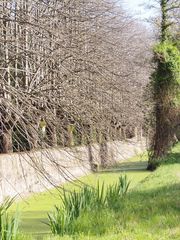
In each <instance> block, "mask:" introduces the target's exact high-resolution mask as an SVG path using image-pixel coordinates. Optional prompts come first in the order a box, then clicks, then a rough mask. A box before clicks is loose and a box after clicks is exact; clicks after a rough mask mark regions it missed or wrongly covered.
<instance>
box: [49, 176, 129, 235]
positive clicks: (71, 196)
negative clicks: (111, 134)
mask: <svg viewBox="0 0 180 240" xmlns="http://www.w3.org/2000/svg"><path fill="white" fill-rule="evenodd" d="M129 184H130V182H129V181H128V180H127V176H126V175H125V176H121V177H120V178H119V181H118V182H117V183H116V184H112V185H109V186H108V187H107V189H105V186H104V183H103V184H102V185H101V184H100V183H99V182H98V184H97V187H96V188H93V187H90V186H83V187H82V189H81V190H80V191H79V192H76V191H74V192H70V193H69V192H66V191H65V190H64V191H63V194H62V195H61V199H62V203H63V205H62V207H57V206H55V210H54V212H53V213H51V214H48V220H49V222H48V225H49V227H50V229H51V232H52V233H53V234H57V235H61V236H63V235H65V234H73V233H74V232H75V231H76V229H75V227H74V226H75V225H76V224H74V223H75V221H76V220H77V219H78V218H79V217H80V215H81V214H82V213H83V214H84V213H85V212H89V213H91V211H92V210H93V211H100V210H102V209H108V208H109V209H116V208H117V206H118V204H119V203H120V199H121V198H123V197H124V196H125V195H126V193H127V191H128V188H129Z"/></svg>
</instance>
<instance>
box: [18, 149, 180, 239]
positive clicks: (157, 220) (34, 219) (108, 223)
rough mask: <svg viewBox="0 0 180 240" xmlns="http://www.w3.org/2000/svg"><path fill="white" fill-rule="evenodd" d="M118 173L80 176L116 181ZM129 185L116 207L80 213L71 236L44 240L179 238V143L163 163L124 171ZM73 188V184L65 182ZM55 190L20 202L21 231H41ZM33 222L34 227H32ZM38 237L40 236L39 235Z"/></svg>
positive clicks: (55, 199)
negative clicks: (146, 169)
mask: <svg viewBox="0 0 180 240" xmlns="http://www.w3.org/2000/svg"><path fill="white" fill-rule="evenodd" d="M120 174H121V173H119V172H113V173H110V172H109V173H99V174H94V175H90V176H87V177H85V178H83V179H82V180H83V181H84V182H85V183H88V184H90V185H94V184H96V183H97V181H100V183H102V182H103V181H104V182H105V185H106V184H107V183H108V184H109V183H113V182H116V181H117V180H118V178H119V176H120ZM127 176H128V178H129V179H130V180H131V185H130V186H131V189H130V192H129V194H128V195H127V197H126V198H125V200H124V201H121V203H120V207H119V209H118V210H117V209H116V211H113V210H109V209H106V210H104V211H99V212H97V211H93V209H92V211H89V212H84V213H82V214H81V215H80V216H79V218H78V219H77V221H76V222H75V223H74V224H75V229H76V234H75V235H74V236H65V237H62V238H61V237H59V238H58V237H53V236H49V237H48V236H47V237H45V239H46V240H50V239H51V240H60V239H62V240H76V239H77V240H111V239H112V240H116V239H117V240H141V239H142V240H144V239H146V240H169V239H172V240H179V239H180V144H178V145H176V146H175V147H174V149H173V151H172V153H171V154H170V155H169V156H168V157H167V158H166V159H165V160H164V163H163V164H162V165H161V166H160V167H159V168H158V169H157V170H156V171H155V172H153V173H150V172H146V171H132V172H127ZM66 186H67V188H68V189H73V188H74V185H73V184H68V185H66ZM58 195H59V193H58V191H57V190H52V192H51V193H50V192H46V193H42V194H39V195H35V196H33V197H30V198H29V199H27V201H28V205H27V204H26V203H22V202H21V204H20V207H21V209H22V218H23V220H24V223H23V224H22V227H23V230H24V231H25V232H38V233H41V232H44V231H47V229H45V228H44V225H43V224H40V223H39V220H40V219H41V220H43V219H45V218H46V212H48V211H51V210H52V208H53V205H55V204H56V205H57V204H58V203H59V202H60V201H59V198H58ZM35 226H36V228H35ZM38 239H41V238H40V237H39V238H38Z"/></svg>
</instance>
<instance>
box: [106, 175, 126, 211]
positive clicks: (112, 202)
mask: <svg viewBox="0 0 180 240" xmlns="http://www.w3.org/2000/svg"><path fill="white" fill-rule="evenodd" d="M129 185H130V181H128V180H127V176H126V175H125V176H121V177H120V178H119V182H118V183H116V184H114V185H109V186H108V188H107V193H106V201H107V204H108V207H110V208H112V209H117V208H119V207H120V204H121V203H120V201H119V199H121V198H122V197H123V196H125V195H126V193H127V191H128V188H129Z"/></svg>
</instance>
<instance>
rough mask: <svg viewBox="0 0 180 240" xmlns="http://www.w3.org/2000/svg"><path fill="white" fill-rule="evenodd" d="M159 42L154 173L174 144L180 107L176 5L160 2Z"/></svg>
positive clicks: (156, 49)
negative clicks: (175, 32) (174, 12)
mask: <svg viewBox="0 0 180 240" xmlns="http://www.w3.org/2000/svg"><path fill="white" fill-rule="evenodd" d="M159 3H160V7H161V26H160V31H161V34H160V39H159V42H158V43H157V44H156V45H155V46H154V61H155V63H156V69H155V71H154V73H153V74H152V85H153V89H154V100H155V113H154V114H155V133H154V137H153V141H152V145H151V151H150V155H149V164H148V169H149V170H154V169H156V167H157V166H158V165H159V164H160V162H161V159H162V158H163V157H164V156H165V155H166V154H167V153H168V151H169V150H170V149H171V146H172V144H173V138H174V134H175V126H176V125H177V119H178V116H179V109H180V108H179V106H180V71H179V69H180V51H179V47H178V40H177V38H174V36H175V34H174V29H176V28H175V27H173V25H174V23H175V17H173V16H174V15H173V14H172V11H175V10H176V9H178V8H179V4H178V2H177V1H170V0H160V1H159Z"/></svg>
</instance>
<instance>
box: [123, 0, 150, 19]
mask: <svg viewBox="0 0 180 240" xmlns="http://www.w3.org/2000/svg"><path fill="white" fill-rule="evenodd" d="M120 1H121V0H120ZM122 2H123V6H124V7H125V8H126V9H128V11H129V12H130V14H132V15H135V16H136V17H137V18H139V19H141V20H145V19H148V18H149V17H150V16H152V15H154V14H155V12H154V10H152V9H147V7H146V5H147V4H150V3H153V1H152V0H123V1H122Z"/></svg>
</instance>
